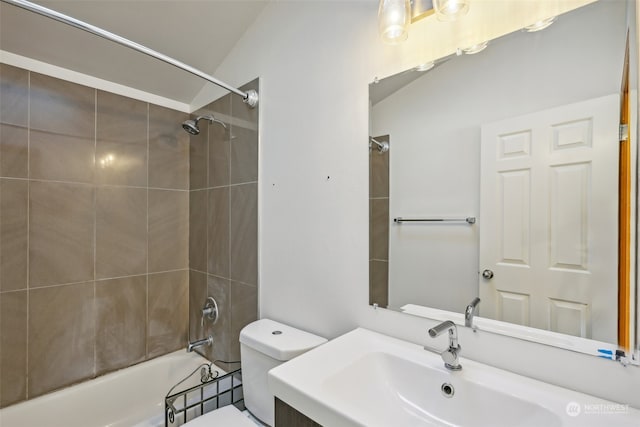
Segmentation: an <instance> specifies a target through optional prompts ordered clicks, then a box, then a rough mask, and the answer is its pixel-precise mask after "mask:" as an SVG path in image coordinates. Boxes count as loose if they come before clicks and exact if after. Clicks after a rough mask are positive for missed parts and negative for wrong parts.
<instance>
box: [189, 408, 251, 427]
mask: <svg viewBox="0 0 640 427" xmlns="http://www.w3.org/2000/svg"><path fill="white" fill-rule="evenodd" d="M184 425H186V426H188V427H216V426H225V427H256V425H255V424H254V423H253V422H251V420H249V418H247V417H246V416H245V415H244V414H243V413H242V412H240V411H239V410H238V408H236V407H235V406H233V405H229V406H224V407H222V408H220V409H216V410H215V411H212V412H209V413H207V414H204V415H202V416H200V417H198V418H195V419H193V420H191V421H189V422H188V423H186V424H184Z"/></svg>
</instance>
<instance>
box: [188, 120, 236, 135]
mask: <svg viewBox="0 0 640 427" xmlns="http://www.w3.org/2000/svg"><path fill="white" fill-rule="evenodd" d="M203 119H204V120H206V121H208V122H209V123H219V124H221V125H222V127H223V128H225V129H226V128H227V125H225V124H224V122H223V121H221V120H218V119H216V118H215V117H213V116H198V117H196V118H195V120H191V119H189V120H185V121H184V122H182V129H184V130H185V131H186V132H188V133H189V134H191V135H198V134H199V133H200V128H199V127H198V121H200V120H203Z"/></svg>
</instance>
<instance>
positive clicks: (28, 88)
mask: <svg viewBox="0 0 640 427" xmlns="http://www.w3.org/2000/svg"><path fill="white" fill-rule="evenodd" d="M30 176H31V71H28V72H27V178H29V177H30ZM30 215H31V181H27V272H26V273H27V316H26V317H27V327H26V328H25V329H26V342H27V345H26V349H25V350H26V353H25V370H26V375H25V393H26V398H27V399H29V375H30V372H29V311H30V310H29V308H30V304H31V300H30V294H31V285H30V282H31V275H30V268H31V267H30V259H31V256H30V252H31V238H30V234H31V218H30Z"/></svg>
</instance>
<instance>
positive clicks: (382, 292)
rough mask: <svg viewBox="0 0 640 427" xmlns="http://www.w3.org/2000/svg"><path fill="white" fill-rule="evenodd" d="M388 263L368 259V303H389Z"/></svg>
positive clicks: (382, 304)
mask: <svg viewBox="0 0 640 427" xmlns="http://www.w3.org/2000/svg"><path fill="white" fill-rule="evenodd" d="M388 276H389V263H388V262H386V261H369V304H378V305H379V306H380V307H386V306H387V305H388V304H389V279H388Z"/></svg>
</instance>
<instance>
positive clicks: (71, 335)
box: [29, 282, 95, 398]
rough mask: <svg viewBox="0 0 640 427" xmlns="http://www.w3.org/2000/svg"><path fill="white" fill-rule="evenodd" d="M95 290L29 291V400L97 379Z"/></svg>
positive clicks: (82, 285) (81, 286)
mask: <svg viewBox="0 0 640 427" xmlns="http://www.w3.org/2000/svg"><path fill="white" fill-rule="evenodd" d="M93 286H94V285H93V282H89V283H80V284H75V285H65V286H53V287H47V288H41V289H33V290H30V291H29V398H32V397H35V396H39V395H41V394H44V393H47V392H49V391H52V390H55V389H58V388H61V387H64V386H67V385H69V384H73V383H75V382H78V381H81V380H84V379H88V378H91V377H92V376H93V375H94V345H95V329H94V322H95V319H94V313H95V311H94V304H93V292H94V290H93Z"/></svg>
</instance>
